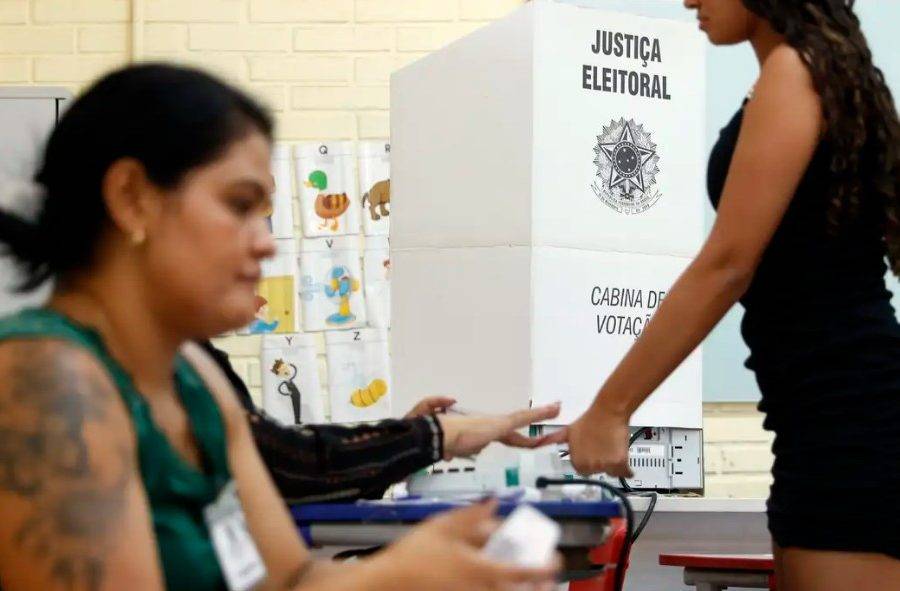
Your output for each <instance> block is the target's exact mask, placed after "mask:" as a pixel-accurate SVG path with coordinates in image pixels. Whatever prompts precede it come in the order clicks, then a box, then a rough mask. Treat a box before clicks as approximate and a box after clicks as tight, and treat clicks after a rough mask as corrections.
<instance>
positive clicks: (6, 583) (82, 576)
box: [0, 339, 163, 591]
mask: <svg viewBox="0 0 900 591" xmlns="http://www.w3.org/2000/svg"><path fill="white" fill-rule="evenodd" d="M135 445H136V444H135V438H134V432H133V429H132V427H131V421H130V419H129V417H128V414H127V410H126V408H125V406H124V404H123V403H122V401H121V399H120V398H119V395H118V393H117V392H116V390H115V387H114V386H113V384H112V382H111V380H110V379H109V377H108V375H107V374H106V372H105V370H104V369H103V368H102V367H101V366H100V365H99V364H98V363H97V361H96V360H94V359H93V358H92V357H91V356H90V355H89V354H88V353H87V352H85V351H83V350H82V349H80V348H78V347H75V346H73V345H70V344H67V343H63V342H59V341H53V340H47V339H44V340H12V341H7V342H4V343H0V580H2V581H3V591H37V590H41V591H45V590H47V591H56V590H60V591H63V590H64V591H106V590H110V591H112V590H114V589H115V590H120V589H126V588H127V589H130V590H131V591H160V590H162V589H163V582H162V574H161V570H160V568H159V560H158V557H157V552H156V544H155V541H154V536H153V529H152V526H151V519H150V511H149V507H148V503H147V499H146V496H145V494H144V490H143V487H142V485H141V480H140V474H139V473H138V469H137V461H136V457H135ZM126 541H127V543H125V542H126Z"/></svg>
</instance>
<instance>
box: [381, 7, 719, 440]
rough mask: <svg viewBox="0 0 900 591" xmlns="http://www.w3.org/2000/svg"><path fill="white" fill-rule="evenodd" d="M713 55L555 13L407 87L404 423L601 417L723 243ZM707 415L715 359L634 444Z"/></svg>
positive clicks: (401, 320) (400, 343)
mask: <svg viewBox="0 0 900 591" xmlns="http://www.w3.org/2000/svg"><path fill="white" fill-rule="evenodd" d="M702 43H703V41H702V38H701V37H700V35H699V34H698V33H697V32H696V31H695V30H694V27H692V26H691V25H689V24H685V23H678V22H674V21H665V20H655V19H646V18H637V17H634V16H630V15H624V14H618V13H611V12H603V11H598V10H591V9H586V8H579V7H574V6H570V5H562V4H555V3H552V2H536V3H529V4H527V5H525V6H523V7H522V8H520V9H518V10H517V11H515V12H514V13H512V14H510V15H509V16H508V17H506V18H505V19H502V20H500V21H497V22H495V23H493V24H491V25H488V26H486V27H484V28H482V29H480V30H478V31H476V32H475V33H473V34H471V35H469V36H467V37H465V38H463V39H461V40H459V41H457V42H455V43H453V44H452V45H450V46H448V47H446V48H444V49H442V50H440V51H437V52H435V53H433V54H431V55H429V56H427V57H425V58H423V59H421V60H419V61H417V62H415V63H413V64H411V65H410V66H408V67H406V68H404V69H402V70H400V71H399V72H397V73H396V74H394V76H393V77H392V82H391V101H392V103H391V117H392V138H391V142H392V185H393V187H392V201H393V202H394V204H395V205H396V213H392V216H391V217H392V220H391V248H392V253H391V255H392V259H391V260H392V263H391V264H392V270H391V273H392V313H391V315H392V322H393V327H392V335H391V339H392V345H391V346H392V362H393V379H394V387H395V404H396V406H395V408H406V407H409V406H411V405H412V403H414V402H415V401H416V400H417V399H419V398H420V397H421V396H423V395H426V394H439V393H447V394H452V395H454V396H456V397H457V398H458V399H459V401H460V404H461V405H464V406H467V407H470V408H474V409H477V410H481V411H485V412H499V411H506V410H511V409H515V408H522V407H525V406H527V405H528V404H529V402H530V401H533V402H534V404H540V403H544V402H550V401H554V400H562V401H563V403H564V404H563V414H562V421H554V422H569V421H571V420H573V419H574V418H576V417H577V416H578V415H579V414H580V413H581V412H582V411H583V410H584V409H585V408H586V407H587V405H588V404H589V403H590V401H591V400H592V399H593V397H594V395H595V394H596V392H597V389H598V388H599V386H600V385H601V384H602V382H603V380H604V379H605V378H606V376H608V375H609V373H610V372H611V371H612V369H613V368H614V367H615V365H616V363H617V362H618V361H619V360H620V359H621V358H622V356H623V355H624V354H625V353H626V351H627V350H628V348H629V347H630V346H631V345H632V344H633V343H634V341H635V339H636V338H637V337H638V335H639V334H640V333H641V331H642V330H643V327H644V325H645V324H646V323H647V321H648V319H649V318H650V317H651V316H652V314H653V313H654V311H655V310H656V308H657V307H658V305H659V303H660V301H662V300H663V299H664V297H665V293H666V292H667V291H668V290H669V288H670V287H671V285H672V284H673V283H674V281H675V280H676V279H677V277H678V276H679V274H680V273H681V272H682V271H683V270H684V269H685V268H686V267H687V265H688V264H689V263H690V261H691V258H692V257H693V255H694V254H696V252H697V250H698V249H699V247H700V245H701V242H702V239H703V209H702V207H703V201H702V200H703V199H704V198H705V197H704V196H705V188H704V187H705V184H704V179H705V156H706V155H705V153H704V140H703V138H704V125H705V120H704V111H705V105H704V96H705V93H704V75H703V73H704V66H703V59H704V57H703V56H704V52H703V44H702ZM701 415H702V408H701V366H700V355H699V351H698V352H695V353H694V354H692V355H691V356H690V357H689V358H688V359H687V360H686V361H685V362H684V363H683V364H682V366H681V367H679V369H678V370H677V371H676V372H675V373H674V374H673V375H672V376H671V377H670V378H669V379H668V380H667V381H666V382H665V383H664V384H663V385H662V386H661V387H660V388H659V389H658V390H657V392H655V393H654V394H653V396H652V397H651V398H650V399H649V400H648V401H647V402H646V403H645V404H644V405H643V406H642V407H641V409H640V410H639V411H638V412H637V413H636V415H635V416H634V418H633V424H635V425H652V426H659V427H682V428H700V427H701Z"/></svg>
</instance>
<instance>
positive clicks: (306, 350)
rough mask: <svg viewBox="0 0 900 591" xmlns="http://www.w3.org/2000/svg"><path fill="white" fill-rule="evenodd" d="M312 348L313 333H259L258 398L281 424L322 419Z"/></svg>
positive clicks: (323, 419)
mask: <svg viewBox="0 0 900 591" xmlns="http://www.w3.org/2000/svg"><path fill="white" fill-rule="evenodd" d="M316 352H317V351H316V339H315V337H314V336H313V335H309V334H284V335H266V336H264V337H263V341H262V359H261V364H262V367H261V370H262V399H263V410H265V411H266V413H267V414H268V415H269V416H271V417H274V418H275V419H277V420H278V421H280V422H282V423H283V424H285V425H299V424H301V423H322V422H324V421H325V404H324V400H323V399H322V385H321V383H320V382H319V364H318V361H317V360H316Z"/></svg>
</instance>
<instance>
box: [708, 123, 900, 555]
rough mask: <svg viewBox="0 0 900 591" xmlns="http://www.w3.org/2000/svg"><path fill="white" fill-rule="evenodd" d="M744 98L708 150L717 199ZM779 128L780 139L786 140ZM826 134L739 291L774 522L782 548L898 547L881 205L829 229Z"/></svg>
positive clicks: (896, 551) (897, 379)
mask: <svg viewBox="0 0 900 591" xmlns="http://www.w3.org/2000/svg"><path fill="white" fill-rule="evenodd" d="M742 119H743V107H742V108H741V110H739V111H738V112H737V114H735V116H734V118H733V119H732V120H731V121H730V122H729V123H728V125H727V126H726V127H725V128H724V129H722V132H721V136H720V137H719V140H718V142H717V144H716V146H715V147H714V148H713V151H712V154H711V155H710V161H709V170H708V177H707V185H708V190H709V195H710V199H711V200H712V202H713V206H714V207H715V206H717V205H718V202H719V199H720V197H721V194H722V190H723V188H724V185H725V178H726V176H727V173H728V168H729V165H730V163H731V158H732V156H733V154H734V149H735V146H736V144H737V139H738V133H739V131H740V127H741V122H742ZM777 140H778V138H773V139H772V141H773V142H776V141H777ZM829 159H830V157H829V149H828V146H827V145H825V144H822V145H820V146H819V148H818V150H817V152H816V154H815V155H814V157H813V160H812V161H811V163H810V165H809V168H808V169H807V171H806V173H805V175H804V177H803V179H802V181H801V183H800V185H799V186H798V188H797V192H796V194H795V195H794V197H793V200H792V202H791V204H790V206H789V207H788V210H787V212H786V214H785V216H784V219H783V220H782V222H781V224H780V226H779V228H778V230H777V231H776V233H775V235H774V237H773V239H772V242H771V243H770V245H769V246H768V248H767V249H766V251H765V253H764V255H763V257H762V260H761V263H760V265H759V267H758V269H757V271H756V274H755V275H754V278H753V281H752V283H751V285H750V288H749V289H748V290H747V292H746V294H745V295H744V297H743V298H741V304H742V305H743V306H744V308H745V314H744V319H743V322H742V324H741V333H742V335H743V337H744V340H745V341H746V343H747V346H748V347H749V348H750V357H749V358H748V359H747V362H746V366H747V367H748V368H749V369H751V370H753V372H754V373H755V375H756V379H757V383H758V384H759V388H760V391H761V392H762V401H761V402H760V404H759V409H760V410H761V411H762V412H764V413H765V414H766V418H765V422H764V427H765V428H766V429H768V430H771V431H774V432H775V442H774V444H773V452H774V454H775V463H774V466H773V468H772V472H773V475H774V484H773V485H772V488H771V491H770V496H769V501H768V518H769V530H770V531H771V533H772V537H773V539H774V540H775V542H776V543H778V544H779V545H780V546H781V547H785V548H786V547H799V548H807V549H818V550H841V551H865V552H879V553H884V554H888V555H891V556H894V557H896V558H900V325H898V322H897V319H896V316H895V313H894V309H893V307H892V305H891V302H890V297H891V294H890V292H889V291H888V290H887V288H886V287H885V282H884V275H885V272H886V270H887V265H886V261H885V257H886V248H885V243H884V240H883V234H882V231H881V226H882V219H883V214H882V213H881V211H880V208H879V207H878V204H875V203H873V204H865V205H864V206H863V211H862V212H861V213H860V215H859V216H858V217H857V218H856V221H854V222H852V223H850V224H848V225H847V226H846V227H845V228H844V229H843V230H842V231H841V232H840V233H839V234H838V235H837V236H833V235H832V234H830V233H829V232H828V226H827V218H826V213H827V206H828V194H829V191H828V186H829V180H830V179H829V177H830V175H829Z"/></svg>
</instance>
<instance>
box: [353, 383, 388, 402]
mask: <svg viewBox="0 0 900 591" xmlns="http://www.w3.org/2000/svg"><path fill="white" fill-rule="evenodd" d="M387 390H388V388H387V383H386V382H385V381H384V380H380V379H375V380H372V383H371V384H369V387H368V388H361V389H359V390H355V391H354V392H353V394H351V395H350V404H352V405H353V406H355V407H357V408H366V407H367V406H372V405H373V404H375V403H376V402H378V401H379V400H381V398H382V397H383V396H384V395H385V394H387Z"/></svg>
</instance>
